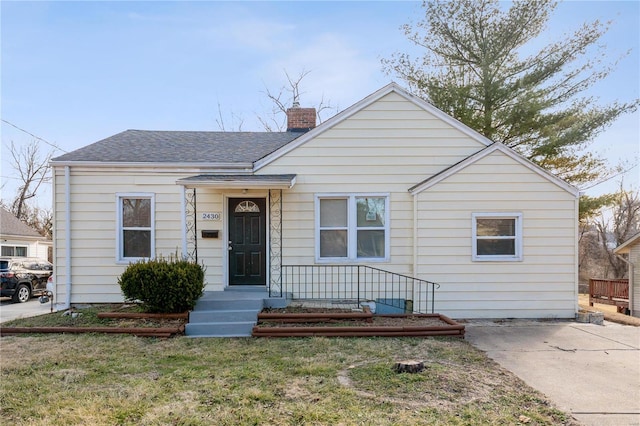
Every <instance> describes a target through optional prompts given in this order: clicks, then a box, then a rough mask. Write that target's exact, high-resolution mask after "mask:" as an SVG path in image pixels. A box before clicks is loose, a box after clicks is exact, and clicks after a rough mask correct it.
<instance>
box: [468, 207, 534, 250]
mask: <svg viewBox="0 0 640 426" xmlns="http://www.w3.org/2000/svg"><path fill="white" fill-rule="evenodd" d="M471 226H472V230H473V254H472V259H473V260H474V261H519V260H522V257H523V256H522V213H473V214H472V225H471Z"/></svg>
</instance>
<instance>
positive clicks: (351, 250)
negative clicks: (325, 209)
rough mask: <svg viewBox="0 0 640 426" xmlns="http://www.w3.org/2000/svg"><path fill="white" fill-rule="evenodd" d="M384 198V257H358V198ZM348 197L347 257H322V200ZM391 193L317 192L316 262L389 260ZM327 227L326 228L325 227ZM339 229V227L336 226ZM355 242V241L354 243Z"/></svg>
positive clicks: (373, 261) (372, 261)
mask: <svg viewBox="0 0 640 426" xmlns="http://www.w3.org/2000/svg"><path fill="white" fill-rule="evenodd" d="M362 197H370V198H384V211H385V216H386V217H385V221H384V257H358V253H357V245H356V244H355V241H357V238H358V237H357V235H358V227H357V224H358V218H357V213H358V212H357V208H356V198H362ZM345 198H346V199H347V214H348V217H347V257H320V200H321V199H334V200H339V199H345ZM389 199H390V196H389V193H377V192H373V193H366V192H364V193H359V192H358V193H320V194H315V256H316V263H375V262H388V261H389V259H390V248H391V233H390V228H391V227H390V223H391V220H390V211H389ZM325 229H326V228H325ZM336 229H337V228H336ZM352 242H353V243H352Z"/></svg>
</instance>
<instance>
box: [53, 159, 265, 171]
mask: <svg viewBox="0 0 640 426" xmlns="http://www.w3.org/2000/svg"><path fill="white" fill-rule="evenodd" d="M49 165H50V166H51V167H64V166H69V167H91V168H121V167H135V168H138V169H150V168H154V169H195V168H197V169H202V168H205V169H211V170H246V171H251V170H252V168H253V164H252V163H210V162H209V163H207V162H202V163H181V162H175V163H173V162H171V163H165V162H163V163H136V162H104V161H50V162H49Z"/></svg>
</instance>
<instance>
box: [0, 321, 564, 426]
mask: <svg viewBox="0 0 640 426" xmlns="http://www.w3.org/2000/svg"><path fill="white" fill-rule="evenodd" d="M0 357H1V359H2V363H1V364H0V394H1V395H2V400H1V401H0V418H2V419H3V420H2V421H3V423H4V424H13V425H26V424H29V425H53V424H55V425H59V424H61V425H66V424H94V425H116V424H117V425H166V424H174V425H210V424H217V425H252V424H260V425H302V424H309V425H354V424H372V425H391V424H393V425H398V424H411V425H434V424H435V425H438V424H440V425H463V424H518V423H519V419H522V421H526V420H527V419H529V420H530V421H529V422H528V424H573V420H572V419H571V418H570V417H568V416H567V415H565V414H564V413H562V412H560V411H558V410H556V409H554V408H553V407H552V406H551V405H550V404H549V402H548V401H547V400H546V399H545V398H544V396H543V395H541V394H539V393H537V392H536V391H534V390H533V389H531V388H530V387H528V386H527V385H526V384H524V383H523V382H522V381H521V380H519V379H518V378H516V377H515V376H514V375H512V374H511V373H509V372H507V371H505V370H503V369H502V368H500V367H499V366H498V365H497V364H496V363H494V362H493V361H491V360H490V359H488V358H487V357H486V356H485V354H484V353H482V352H480V351H478V350H476V349H475V348H473V347H472V346H471V345H470V344H468V343H467V342H466V341H464V340H461V339H455V338H452V339H447V338H428V339H411V338H393V339H389V338H386V339H385V338H359V339H358V338H351V339H347V338H340V339H329V338H305V339H251V338H246V339H190V338H186V337H179V338H173V339H149V338H136V337H132V336H103V335H92V334H83V335H46V336H27V337H25V336H9V337H3V338H2V339H1V340H0ZM403 359H419V360H423V361H425V363H426V365H427V368H426V369H425V371H423V372H422V373H418V374H396V373H394V372H393V371H392V367H393V364H394V362H396V361H398V360H403ZM521 416H524V417H521Z"/></svg>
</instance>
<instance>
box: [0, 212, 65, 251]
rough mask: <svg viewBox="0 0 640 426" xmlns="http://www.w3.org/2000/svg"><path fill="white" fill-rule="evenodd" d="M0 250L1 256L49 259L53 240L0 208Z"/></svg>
mask: <svg viewBox="0 0 640 426" xmlns="http://www.w3.org/2000/svg"><path fill="white" fill-rule="evenodd" d="M0 212H1V216H0V251H1V252H2V253H1V255H2V256H10V257H37V258H40V259H44V260H48V259H49V250H50V249H51V247H53V242H52V241H51V240H50V239H48V238H46V237H43V236H42V235H40V233H38V231H36V230H35V229H33V228H32V227H30V226H29V225H27V224H25V223H24V222H22V221H21V220H20V219H18V218H17V217H15V216H14V215H13V214H12V213H11V212H9V211H7V210H5V209H3V208H0Z"/></svg>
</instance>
